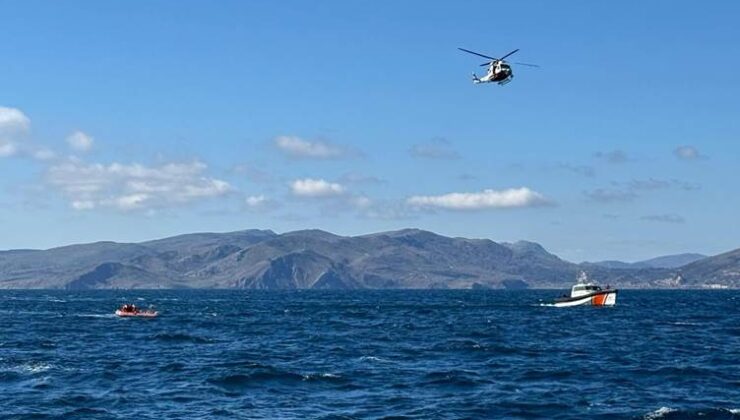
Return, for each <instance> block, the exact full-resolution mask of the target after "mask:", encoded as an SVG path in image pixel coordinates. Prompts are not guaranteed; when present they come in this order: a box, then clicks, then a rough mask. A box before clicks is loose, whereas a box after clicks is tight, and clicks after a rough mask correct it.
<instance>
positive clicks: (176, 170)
mask: <svg viewBox="0 0 740 420" xmlns="http://www.w3.org/2000/svg"><path fill="white" fill-rule="evenodd" d="M206 169H207V166H206V165H205V164H203V163H201V162H197V161H196V162H192V163H167V164H163V165H160V166H145V165H141V164H138V163H133V164H128V165H127V164H121V163H112V164H109V165H104V164H100V163H85V162H82V161H79V160H70V161H66V162H62V163H57V164H54V165H52V166H50V167H49V168H48V169H47V171H46V176H45V180H46V182H47V184H49V185H51V186H52V187H54V188H56V189H58V190H59V191H61V192H62V194H63V195H64V196H65V198H67V199H68V200H69V202H70V204H71V206H72V208H74V209H77V210H89V209H92V208H98V207H104V208H113V209H116V210H121V211H128V210H137V209H157V208H166V207H174V206H179V205H185V204H188V203H191V202H195V201H198V200H202V199H207V198H212V197H218V196H223V195H225V194H228V193H229V192H231V191H232V187H231V186H230V185H229V184H228V183H227V182H225V181H222V180H219V179H214V178H209V177H206V176H204V173H205V171H206Z"/></svg>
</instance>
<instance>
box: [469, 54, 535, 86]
mask: <svg viewBox="0 0 740 420" xmlns="http://www.w3.org/2000/svg"><path fill="white" fill-rule="evenodd" d="M458 50H460V51H464V52H466V53H468V54H473V55H477V56H479V57H483V58H487V59H489V60H491V61H489V62H486V63H483V64H481V67H483V66H488V72H487V73H486V75H485V76H483V77H478V76H476V74H475V72H473V83H475V84H478V83H491V82H497V83H498V84H499V85H500V86H503V85H505V84H507V83H509V82H511V79H513V78H514V73H513V72H512V70H511V66H510V65H509V63H507V62H506V61H504V58H506V57H508V56H510V55H512V54H514V53H515V52H517V51H519V48H517V49H515V50H514V51H512V52H510V53H508V54H506V55H505V56H503V57H501V58H496V57H491V56H488V55H484V54H480V53H477V52H475V51H470V50H466V49H465V48H459V47H458ZM514 64H518V65H521V66H529V67H539V66H538V65H537V64H527V63H514Z"/></svg>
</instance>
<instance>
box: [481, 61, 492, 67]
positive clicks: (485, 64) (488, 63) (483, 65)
mask: <svg viewBox="0 0 740 420" xmlns="http://www.w3.org/2000/svg"><path fill="white" fill-rule="evenodd" d="M491 63H493V61H489V62H487V63H483V64H481V65H480V66H481V67H485V66H490V65H491Z"/></svg>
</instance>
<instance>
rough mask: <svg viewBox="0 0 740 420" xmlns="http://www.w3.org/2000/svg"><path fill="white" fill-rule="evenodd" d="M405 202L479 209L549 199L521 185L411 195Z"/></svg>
mask: <svg viewBox="0 0 740 420" xmlns="http://www.w3.org/2000/svg"><path fill="white" fill-rule="evenodd" d="M406 203H407V204H408V205H410V206H414V207H426V208H435V207H436V208H443V209H448V210H481V209H492V208H515V207H533V206H541V205H545V204H549V201H548V200H547V199H546V198H545V197H544V196H543V195H542V194H540V193H538V192H536V191H532V190H530V189H529V188H526V187H522V188H509V189H506V190H500V191H496V190H491V189H488V190H483V191H481V192H473V193H458V192H455V193H449V194H444V195H427V196H413V197H410V198H408V199H407V200H406Z"/></svg>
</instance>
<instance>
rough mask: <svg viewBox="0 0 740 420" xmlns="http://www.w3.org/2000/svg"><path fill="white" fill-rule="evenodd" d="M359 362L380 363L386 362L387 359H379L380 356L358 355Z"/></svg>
mask: <svg viewBox="0 0 740 420" xmlns="http://www.w3.org/2000/svg"><path fill="white" fill-rule="evenodd" d="M360 361H361V362H381V363H388V362H389V360H385V359H381V358H380V357H375V356H362V357H360Z"/></svg>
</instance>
